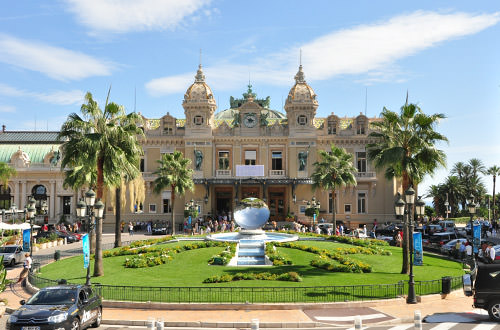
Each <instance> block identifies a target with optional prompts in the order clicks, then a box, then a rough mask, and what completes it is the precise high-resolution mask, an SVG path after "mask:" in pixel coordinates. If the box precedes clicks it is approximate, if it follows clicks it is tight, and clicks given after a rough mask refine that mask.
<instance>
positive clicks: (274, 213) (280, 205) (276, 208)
mask: <svg viewBox="0 0 500 330" xmlns="http://www.w3.org/2000/svg"><path fill="white" fill-rule="evenodd" d="M285 210H286V205H285V188H273V189H269V211H270V213H271V214H270V216H269V220H271V221H285V218H286V212H285Z"/></svg>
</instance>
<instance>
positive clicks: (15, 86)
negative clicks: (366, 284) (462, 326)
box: [0, 0, 500, 193]
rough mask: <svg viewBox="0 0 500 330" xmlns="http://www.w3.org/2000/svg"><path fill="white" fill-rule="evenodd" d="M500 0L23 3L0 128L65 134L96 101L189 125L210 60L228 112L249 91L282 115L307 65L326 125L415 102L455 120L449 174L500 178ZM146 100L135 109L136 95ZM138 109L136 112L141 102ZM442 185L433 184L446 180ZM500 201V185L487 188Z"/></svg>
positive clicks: (3, 17) (12, 16) (7, 19)
mask: <svg viewBox="0 0 500 330" xmlns="http://www.w3.org/2000/svg"><path fill="white" fill-rule="evenodd" d="M499 36H500V4H499V3H498V2H497V1H493V0H492V1H436V0H433V1H418V2H408V1H368V0H366V1H326V0H325V1H307V2H304V1H301V2H299V1H289V0H288V1H279V0H276V1H245V2H243V1H224V0H212V1H210V0H183V1H178V0H122V1H116V0H58V1H49V2H37V1H35V2H33V1H15V2H10V3H9V4H4V6H2V11H1V12H0V115H1V118H2V120H1V124H5V125H6V126H7V130H34V129H36V130H47V129H49V130H57V129H59V128H60V126H61V124H62V122H63V121H64V120H65V119H66V117H67V116H68V114H70V113H71V112H78V111H79V107H80V105H81V103H82V99H83V95H84V94H85V92H87V91H90V92H92V93H93V94H94V97H95V98H96V99H97V100H100V101H101V103H102V101H103V100H104V98H105V95H106V92H107V89H108V88H109V86H110V85H112V91H111V100H113V101H115V102H117V103H119V104H123V105H124V106H125V108H126V109H127V111H128V112H130V111H133V110H134V104H135V108H136V109H137V111H140V112H141V113H142V114H144V115H145V116H146V117H148V118H159V117H161V116H163V115H164V114H165V113H166V112H167V111H168V112H170V113H171V114H172V115H174V116H176V117H178V118H183V117H184V112H183V108H182V98H183V94H184V91H185V90H186V88H187V87H188V86H189V84H190V83H191V82H192V81H193V80H194V75H195V73H196V69H197V66H198V63H199V57H200V56H199V50H200V49H202V64H203V67H204V71H205V74H206V80H207V82H208V84H209V85H210V86H211V87H212V90H213V92H214V94H215V98H216V100H217V104H218V110H223V109H226V108H227V107H228V105H229V97H230V96H231V95H233V96H240V95H241V94H242V93H243V92H245V90H246V85H247V84H248V80H249V79H250V81H251V83H252V85H253V90H254V92H256V93H257V94H258V96H260V97H265V96H268V95H269V96H271V107H272V108H274V109H277V110H280V109H282V102H283V101H282V100H283V99H284V98H285V97H286V95H287V94H288V91H289V89H290V87H291V86H292V85H293V82H294V80H293V76H294V74H295V73H296V71H297V67H298V64H299V49H302V64H303V66H304V72H305V74H306V80H307V82H308V83H309V84H310V85H311V87H313V89H314V90H315V92H316V93H317V94H318V101H319V108H318V116H320V117H324V116H327V115H328V114H330V113H331V112H334V113H335V114H337V115H339V116H355V115H357V114H359V113H360V112H364V111H365V93H366V92H367V95H368V97H367V100H368V102H367V104H366V111H367V115H368V116H370V117H372V116H378V115H379V114H380V112H381V110H382V108H383V107H384V106H386V107H387V108H389V109H391V110H398V109H399V107H400V106H401V105H402V104H403V103H404V100H405V96H406V91H407V90H408V91H409V101H410V102H413V103H418V104H419V105H420V106H421V107H422V109H423V110H424V112H426V113H438V112H440V113H441V112H442V113H444V114H446V116H447V117H448V118H447V119H446V120H444V121H443V122H442V123H441V124H440V126H439V128H438V129H439V131H441V132H442V133H443V134H445V135H446V136H447V137H448V138H449V140H450V143H449V145H442V146H440V147H441V148H442V149H443V150H445V152H446V153H447V155H448V164H449V166H448V167H449V168H451V166H452V165H453V164H454V163H455V162H457V161H467V160H469V159H470V158H479V159H481V160H483V161H484V163H485V165H486V166H491V165H493V164H496V165H500V133H499V130H498V129H497V128H498V127H499V125H498V123H499V120H500V115H499V114H500V111H499V107H500V65H499V64H500V42H498V41H499ZM134 95H136V96H134ZM134 99H135V100H136V101H135V102H134ZM446 173H447V170H445V169H443V170H440V171H438V172H437V174H436V176H435V177H434V178H428V179H426V180H425V182H423V184H422V186H423V188H424V189H425V188H426V187H427V186H428V185H430V184H433V183H438V182H441V181H442V180H443V177H444V176H445V175H446ZM485 183H486V184H487V185H488V187H489V191H490V193H491V186H492V184H491V178H485Z"/></svg>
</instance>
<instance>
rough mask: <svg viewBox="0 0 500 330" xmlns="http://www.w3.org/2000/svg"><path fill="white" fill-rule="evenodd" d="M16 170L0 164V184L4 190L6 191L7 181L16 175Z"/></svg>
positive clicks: (5, 164)
mask: <svg viewBox="0 0 500 330" xmlns="http://www.w3.org/2000/svg"><path fill="white" fill-rule="evenodd" d="M16 174H17V172H16V169H14V168H12V167H10V166H9V165H8V164H7V163H4V162H0V183H1V184H2V185H3V188H4V189H7V184H8V183H9V179H10V178H11V177H13V176H14V175H16Z"/></svg>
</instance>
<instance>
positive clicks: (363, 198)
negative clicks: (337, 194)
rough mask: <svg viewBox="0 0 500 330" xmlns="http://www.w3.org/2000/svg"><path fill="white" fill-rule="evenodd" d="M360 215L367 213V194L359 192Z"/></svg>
mask: <svg viewBox="0 0 500 330" xmlns="http://www.w3.org/2000/svg"><path fill="white" fill-rule="evenodd" d="M358 213H366V193H364V192H358Z"/></svg>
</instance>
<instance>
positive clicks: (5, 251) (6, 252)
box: [0, 245, 25, 266]
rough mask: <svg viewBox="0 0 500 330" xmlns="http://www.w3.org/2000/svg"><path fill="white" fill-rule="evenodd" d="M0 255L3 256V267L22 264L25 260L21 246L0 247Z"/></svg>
mask: <svg viewBox="0 0 500 330" xmlns="http://www.w3.org/2000/svg"><path fill="white" fill-rule="evenodd" d="M0 255H1V256H3V263H4V265H10V266H14V265H15V264H17V263H19V262H23V261H24V259H25V257H24V253H23V247H22V246H21V245H6V246H0Z"/></svg>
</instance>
